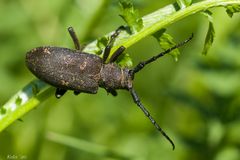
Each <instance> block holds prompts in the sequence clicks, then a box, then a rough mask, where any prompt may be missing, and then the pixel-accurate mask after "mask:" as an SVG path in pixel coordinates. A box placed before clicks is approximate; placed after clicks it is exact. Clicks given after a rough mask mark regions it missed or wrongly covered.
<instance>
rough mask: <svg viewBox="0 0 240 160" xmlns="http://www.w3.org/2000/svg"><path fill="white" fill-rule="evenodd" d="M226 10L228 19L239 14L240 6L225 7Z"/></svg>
mask: <svg viewBox="0 0 240 160" xmlns="http://www.w3.org/2000/svg"><path fill="white" fill-rule="evenodd" d="M226 8H227V9H226V12H227V14H228V15H229V17H232V16H233V14H234V13H237V12H240V5H232V6H227V7H226Z"/></svg>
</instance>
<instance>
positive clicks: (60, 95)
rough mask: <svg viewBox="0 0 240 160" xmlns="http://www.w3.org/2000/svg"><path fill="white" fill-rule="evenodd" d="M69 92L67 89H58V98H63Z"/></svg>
mask: <svg viewBox="0 0 240 160" xmlns="http://www.w3.org/2000/svg"><path fill="white" fill-rule="evenodd" d="M66 92H67V90H66V89H61V88H57V89H56V92H55V96H56V98H61V97H62V96H63V95H64V94H65V93H66Z"/></svg>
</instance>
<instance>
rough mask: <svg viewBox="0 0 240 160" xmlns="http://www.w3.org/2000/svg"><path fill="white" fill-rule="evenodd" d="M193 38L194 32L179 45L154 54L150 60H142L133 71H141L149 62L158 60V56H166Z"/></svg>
mask: <svg viewBox="0 0 240 160" xmlns="http://www.w3.org/2000/svg"><path fill="white" fill-rule="evenodd" d="M192 38H193V33H192V35H191V36H190V37H189V38H188V39H186V40H185V41H183V42H180V43H178V44H177V45H175V46H173V47H171V48H169V49H167V50H165V51H163V52H161V53H159V54H158V55H156V56H153V57H152V58H150V59H148V60H146V61H143V62H140V63H139V64H138V65H137V66H136V67H135V68H133V70H132V73H133V74H135V73H137V72H139V71H140V70H141V69H143V68H144V67H145V66H146V65H147V64H149V63H152V62H154V61H156V60H157V59H158V58H160V57H162V56H164V55H165V54H167V53H170V52H171V51H172V50H174V49H176V48H179V47H181V46H183V45H185V44H186V43H188V42H189V41H190V40H191V39H192Z"/></svg>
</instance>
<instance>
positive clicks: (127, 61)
mask: <svg viewBox="0 0 240 160" xmlns="http://www.w3.org/2000/svg"><path fill="white" fill-rule="evenodd" d="M117 63H118V65H119V66H121V67H131V66H132V65H133V63H132V59H131V57H130V56H129V54H127V53H125V54H122V55H121V56H120V57H119V58H118V59H117Z"/></svg>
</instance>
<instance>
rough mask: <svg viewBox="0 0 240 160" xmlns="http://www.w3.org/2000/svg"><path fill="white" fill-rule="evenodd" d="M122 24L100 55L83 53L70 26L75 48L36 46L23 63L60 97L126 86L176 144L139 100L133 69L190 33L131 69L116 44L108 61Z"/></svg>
mask: <svg viewBox="0 0 240 160" xmlns="http://www.w3.org/2000/svg"><path fill="white" fill-rule="evenodd" d="M122 29H124V27H123V26H121V27H119V28H118V29H117V30H116V31H115V32H114V33H113V34H112V35H111V37H110V40H109V42H108V44H107V46H106V48H105V49H104V52H103V58H101V57H99V56H97V55H94V54H89V53H85V52H83V51H82V50H81V47H80V44H79V41H78V38H77V36H76V33H75V32H74V30H73V28H72V27H69V28H68V32H69V34H70V36H71V38H72V40H73V42H74V45H75V49H76V50H73V49H68V48H62V47H51V46H46V47H38V48H34V49H32V50H31V51H29V52H28V53H27V55H26V64H27V67H28V68H29V70H30V71H31V72H32V73H33V74H34V75H35V76H36V77H38V78H39V79H41V80H43V81H45V82H46V83H49V84H51V85H52V86H54V87H56V92H55V96H56V98H60V97H61V96H63V95H64V94H65V92H66V91H67V90H73V91H74V94H75V95H78V94H79V93H90V94H96V93H97V90H98V87H101V88H104V89H105V90H106V91H107V92H108V93H111V94H112V95H113V96H116V95H117V92H116V90H117V89H125V90H128V91H129V92H130V94H131V96H132V98H133V101H134V102H135V103H136V104H137V106H138V107H139V108H140V109H141V110H142V111H143V113H144V114H145V115H146V116H147V117H148V119H149V120H150V121H151V123H152V124H153V125H154V126H155V128H156V129H157V130H158V131H159V132H160V133H161V134H162V135H163V136H164V137H165V138H166V139H167V140H168V141H169V142H170V143H171V144H172V147H173V149H174V148H175V145H174V143H173V141H172V140H171V139H170V138H169V137H168V135H167V134H166V133H165V132H164V131H163V130H162V128H161V127H160V126H159V125H158V123H157V122H156V121H155V120H154V118H153V117H152V116H151V115H150V113H149V112H148V110H147V109H146V108H145V107H144V105H143V104H142V103H141V101H140V99H139V97H138V95H137V93H136V92H135V90H134V88H133V79H134V75H135V73H137V72H139V71H140V70H141V69H143V68H144V67H145V66H146V65H147V64H150V63H152V62H154V61H155V60H157V59H158V58H160V57H162V56H164V55H165V54H167V53H169V52H171V51H172V50H174V49H176V48H178V47H180V46H183V45H184V44H186V43H187V42H189V41H190V40H191V39H192V37H193V34H192V35H191V36H190V37H189V38H188V39H186V40H185V41H183V42H181V43H179V44H177V45H175V46H174V47H171V48H169V49H167V50H165V51H163V52H161V53H159V54H157V55H156V56H153V57H152V58H150V59H148V60H146V61H142V62H140V63H139V64H138V65H137V66H135V67H134V68H133V69H129V68H121V67H120V66H118V65H117V64H116V63H114V62H116V60H117V59H118V57H119V56H120V55H121V54H122V53H123V52H124V50H125V47H124V46H121V47H119V48H118V49H117V50H116V51H115V52H114V53H113V55H112V56H111V57H110V58H109V61H107V59H108V57H109V54H110V51H111V48H112V46H113V43H114V40H115V39H116V37H117V36H118V35H119V33H120V32H121V30H122Z"/></svg>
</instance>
